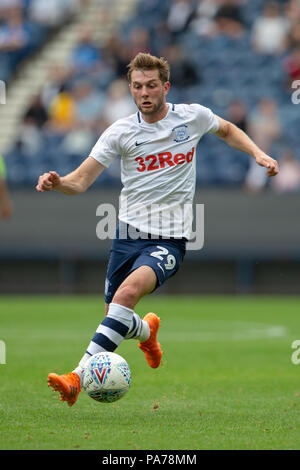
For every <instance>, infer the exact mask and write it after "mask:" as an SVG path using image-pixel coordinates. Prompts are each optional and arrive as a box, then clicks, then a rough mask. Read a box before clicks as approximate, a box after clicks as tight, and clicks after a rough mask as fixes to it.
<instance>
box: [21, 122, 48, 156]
mask: <svg viewBox="0 0 300 470" xmlns="http://www.w3.org/2000/svg"><path fill="white" fill-rule="evenodd" d="M16 148H17V149H19V150H20V151H21V152H22V154H26V155H28V156H32V157H34V156H36V155H39V152H40V151H41V150H42V148H43V136H42V133H41V131H40V129H39V128H38V127H37V126H36V124H35V122H34V120H33V119H32V118H31V117H25V118H24V119H23V122H22V124H21V125H20V127H19V132H18V136H17V140H16Z"/></svg>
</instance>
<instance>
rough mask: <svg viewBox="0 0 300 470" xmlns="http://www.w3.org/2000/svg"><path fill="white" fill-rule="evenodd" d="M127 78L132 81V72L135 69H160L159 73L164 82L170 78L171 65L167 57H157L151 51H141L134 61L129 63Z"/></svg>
mask: <svg viewBox="0 0 300 470" xmlns="http://www.w3.org/2000/svg"><path fill="white" fill-rule="evenodd" d="M127 67H128V73H127V78H128V81H129V83H130V82H131V74H132V72H133V70H155V69H157V70H158V75H159V78H160V80H161V81H162V83H165V82H168V81H169V79H170V67H169V64H168V62H167V61H166V59H164V58H163V57H156V56H154V55H151V54H149V53H144V52H139V53H138V54H137V55H136V56H135V57H134V58H133V59H132V61H131V62H130V63H129V64H128V65H127Z"/></svg>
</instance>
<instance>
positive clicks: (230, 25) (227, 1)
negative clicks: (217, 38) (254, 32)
mask: <svg viewBox="0 0 300 470" xmlns="http://www.w3.org/2000/svg"><path fill="white" fill-rule="evenodd" d="M214 20H215V22H216V25H217V30H218V33H219V34H225V35H226V36H229V37H231V38H233V39H238V38H240V37H241V36H243V34H244V33H245V23H244V19H243V16H242V11H241V7H240V1H239V0H221V5H220V6H219V8H218V9H217V11H216V14H215V18H214Z"/></svg>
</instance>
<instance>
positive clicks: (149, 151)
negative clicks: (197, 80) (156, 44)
mask: <svg viewBox="0 0 300 470" xmlns="http://www.w3.org/2000/svg"><path fill="white" fill-rule="evenodd" d="M167 104H168V106H169V110H168V113H167V115H166V116H165V117H164V118H163V119H161V120H160V121H157V122H155V123H153V124H148V123H147V122H145V121H144V120H143V118H142V115H141V113H140V112H137V113H135V114H132V115H131V116H128V117H127V118H122V119H119V120H118V121H116V122H115V123H114V124H112V125H111V126H110V127H108V128H107V129H106V131H105V132H104V133H103V134H102V135H101V137H100V138H99V140H98V141H97V143H96V144H95V146H94V147H93V149H92V151H91V153H90V156H91V157H93V158H95V159H96V160H97V161H98V162H99V163H101V164H102V165H104V166H106V167H108V166H109V165H110V164H111V162H112V161H113V159H114V158H115V157H116V156H117V155H120V156H121V181H122V184H123V189H122V191H121V195H120V208H119V219H120V220H121V221H123V222H126V223H127V224H129V225H131V226H133V227H135V228H137V229H138V230H140V231H141V232H145V233H150V234H152V235H160V236H163V237H176V238H183V237H184V238H186V239H189V238H190V234H191V231H192V218H193V209H192V204H193V198H194V193H195V184H196V147H197V144H198V142H199V140H200V139H201V137H202V136H203V135H204V134H205V133H207V132H217V130H218V128H219V122H218V120H217V118H216V116H215V115H214V114H213V112H212V111H211V110H210V109H208V108H205V107H204V106H201V105H199V104H190V105H188V104H176V105H174V104H170V103H167Z"/></svg>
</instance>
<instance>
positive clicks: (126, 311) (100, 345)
mask: <svg viewBox="0 0 300 470" xmlns="http://www.w3.org/2000/svg"><path fill="white" fill-rule="evenodd" d="M133 314H134V311H133V310H131V309H130V308H127V307H124V306H123V305H119V304H115V303H110V305H109V309H108V313H107V316H106V317H105V318H104V320H103V321H102V322H101V323H100V325H99V326H98V328H97V330H96V333H95V334H94V336H93V339H92V341H91V342H90V344H89V345H88V348H87V350H86V353H85V354H84V356H83V357H82V358H81V360H80V362H79V364H78V367H77V368H76V369H74V371H73V372H76V374H78V375H79V377H80V379H82V376H83V372H84V365H85V363H86V361H87V360H88V359H89V357H91V356H93V355H94V354H96V353H98V352H102V351H110V352H113V351H114V350H115V349H117V347H118V346H119V345H120V343H121V342H122V341H123V339H124V338H125V336H126V335H127V333H128V331H129V329H130V326H131V324H132V318H133Z"/></svg>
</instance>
